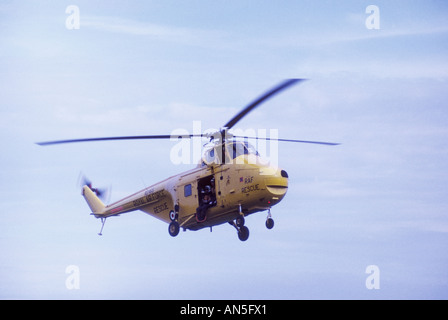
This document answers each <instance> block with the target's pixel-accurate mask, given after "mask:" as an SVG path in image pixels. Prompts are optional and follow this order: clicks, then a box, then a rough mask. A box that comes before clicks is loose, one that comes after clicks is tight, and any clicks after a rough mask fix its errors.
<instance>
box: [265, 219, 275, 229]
mask: <svg viewBox="0 0 448 320" xmlns="http://www.w3.org/2000/svg"><path fill="white" fill-rule="evenodd" d="M266 228H268V229H272V228H274V219H272V218H267V219H266Z"/></svg>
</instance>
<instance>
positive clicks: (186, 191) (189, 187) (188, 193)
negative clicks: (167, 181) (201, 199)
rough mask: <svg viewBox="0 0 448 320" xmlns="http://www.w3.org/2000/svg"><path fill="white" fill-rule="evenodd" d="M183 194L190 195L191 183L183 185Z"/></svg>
mask: <svg viewBox="0 0 448 320" xmlns="http://www.w3.org/2000/svg"><path fill="white" fill-rule="evenodd" d="M184 196H185V197H189V196H191V184H187V185H185V186H184Z"/></svg>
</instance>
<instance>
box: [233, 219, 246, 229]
mask: <svg viewBox="0 0 448 320" xmlns="http://www.w3.org/2000/svg"><path fill="white" fill-rule="evenodd" d="M235 222H236V226H237V227H238V228H240V227H242V226H244V217H243V216H238V217H237V218H236V220H235Z"/></svg>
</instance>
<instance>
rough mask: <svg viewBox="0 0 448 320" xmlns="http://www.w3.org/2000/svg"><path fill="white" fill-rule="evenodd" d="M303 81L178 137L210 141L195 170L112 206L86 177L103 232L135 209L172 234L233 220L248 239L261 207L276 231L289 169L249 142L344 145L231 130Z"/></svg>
mask: <svg viewBox="0 0 448 320" xmlns="http://www.w3.org/2000/svg"><path fill="white" fill-rule="evenodd" d="M303 81H305V79H287V80H285V81H283V82H281V83H280V84H278V85H277V86H275V87H274V88H272V89H271V90H269V91H267V92H266V93H264V94H263V95H261V96H260V97H259V98H258V99H256V100H254V101H253V102H252V103H251V104H249V105H248V106H246V107H245V108H244V109H243V110H242V111H240V112H239V113H238V114H237V115H235V116H234V117H233V118H232V119H231V120H230V121H229V122H227V123H226V124H225V125H224V126H223V127H222V128H221V129H220V130H219V131H216V132H212V133H207V134H205V133H201V134H188V135H179V136H176V137H177V138H179V139H191V138H194V137H202V138H207V139H209V142H208V143H207V144H205V145H204V150H203V153H202V157H201V160H200V161H199V164H198V165H197V167H196V168H194V169H191V170H188V171H186V172H183V173H180V174H177V175H175V176H172V177H169V178H167V179H165V180H163V181H160V182H158V183H155V184H153V185H151V186H149V187H147V188H145V189H143V190H141V191H138V192H136V193H134V194H131V195H129V196H127V197H125V198H123V199H121V200H119V201H116V202H114V203H112V204H109V205H105V204H104V203H103V202H102V201H101V200H100V196H101V194H102V191H101V190H100V189H97V188H93V187H92V183H91V182H90V181H88V180H87V179H85V180H84V183H83V186H82V195H83V197H84V198H85V200H86V202H87V204H88V206H89V207H90V209H91V211H92V213H91V214H92V215H93V216H95V218H100V219H101V222H102V225H101V230H100V232H99V235H102V230H103V228H104V224H105V222H106V219H107V218H109V217H112V216H118V215H121V214H123V213H127V212H131V211H134V210H141V211H143V212H145V213H147V214H149V215H151V216H153V217H155V218H157V219H160V220H162V221H164V222H166V223H168V224H169V226H168V232H169V234H170V235H171V236H172V237H175V236H177V235H178V234H179V230H180V228H182V229H183V230H184V231H186V230H199V229H202V228H206V227H209V228H210V230H212V227H213V226H216V225H220V224H223V223H226V222H228V223H229V224H231V225H232V226H234V227H235V229H236V230H237V233H238V238H239V239H240V240H241V241H246V240H247V239H248V238H249V229H248V228H247V227H246V226H245V217H246V216H248V215H250V214H253V213H256V212H260V211H267V218H266V227H267V228H268V229H272V228H273V226H274V220H273V219H272V216H271V208H272V207H273V206H274V205H276V204H278V203H279V202H280V201H281V200H282V199H283V198H284V196H285V195H286V192H287V190H288V174H287V172H286V171H285V170H282V169H280V168H277V167H276V166H272V165H269V164H266V163H265V162H264V161H260V155H259V154H258V152H257V150H256V149H255V148H254V147H253V146H252V145H251V144H250V143H249V142H248V138H254V139H264V140H276V141H283V142H300V143H313V144H323V145H338V143H331V142H320V141H305V140H293V139H272V138H260V137H243V136H235V135H233V134H231V133H230V132H229V130H230V129H231V128H232V127H234V125H235V124H236V123H237V122H238V121H240V120H241V119H242V118H243V117H244V116H246V115H247V114H248V113H249V112H250V111H252V110H253V109H254V108H256V107H257V106H259V105H260V104H261V103H262V102H264V101H265V100H267V99H268V98H270V97H272V96H273V95H275V94H277V93H279V92H280V91H282V90H284V89H286V88H288V87H290V86H292V85H294V84H297V83H300V82H303ZM172 138H173V136H172V135H148V136H122V137H104V138H87V139H71V140H58V141H47V142H38V143H37V144H38V145H41V146H47V145H54V144H62V143H74V142H89V141H107V140H135V139H172ZM240 139H243V140H240Z"/></svg>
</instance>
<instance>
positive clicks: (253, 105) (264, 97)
mask: <svg viewBox="0 0 448 320" xmlns="http://www.w3.org/2000/svg"><path fill="white" fill-rule="evenodd" d="M305 80H306V79H288V80H285V81H283V82H282V83H280V84H279V85H277V86H276V87H274V88H272V89H271V90H269V91H268V92H266V93H265V94H263V95H262V96H260V97H259V98H258V99H257V100H255V101H253V102H252V103H251V104H249V105H248V106H247V107H245V108H244V109H243V110H242V111H240V113H238V114H237V115H236V116H234V117H233V118H232V119H231V120H230V121H229V122H227V123H226V124H225V125H224V127H225V128H227V129H230V128H232V127H233V126H234V125H235V124H236V123H237V122H238V121H240V120H241V119H242V118H243V117H244V116H245V115H247V114H248V113H249V112H251V111H252V110H253V109H255V108H256V107H257V106H258V105H260V104H261V103H262V102H264V101H265V100H267V99H269V98H270V97H272V96H273V95H275V94H277V93H279V92H280V91H282V90H284V89H286V88H288V87H290V86H292V85H294V84H296V83H299V82H302V81H305Z"/></svg>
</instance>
